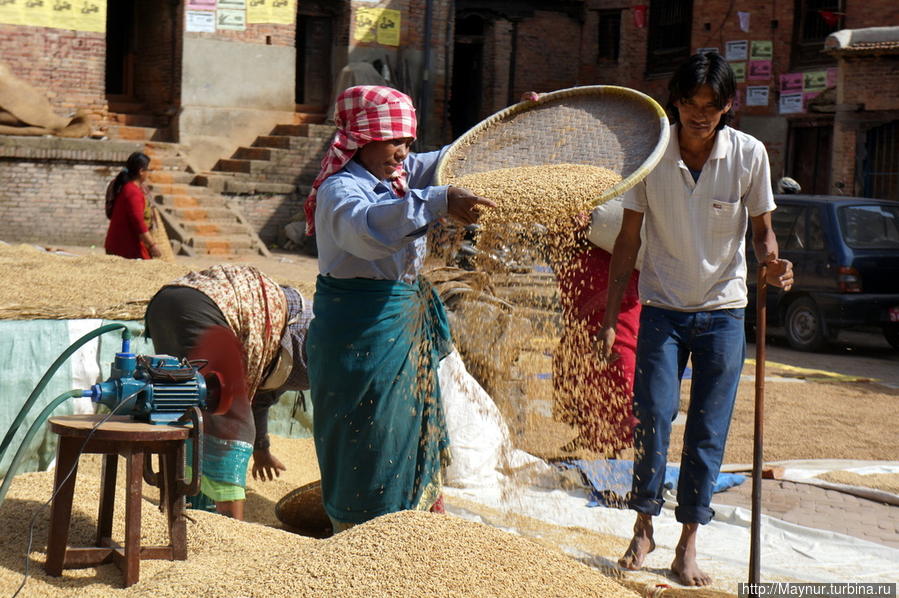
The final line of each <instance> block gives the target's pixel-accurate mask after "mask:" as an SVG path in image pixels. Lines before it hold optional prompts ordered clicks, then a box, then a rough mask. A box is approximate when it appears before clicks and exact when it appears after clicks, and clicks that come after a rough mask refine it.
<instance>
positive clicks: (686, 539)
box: [671, 523, 712, 586]
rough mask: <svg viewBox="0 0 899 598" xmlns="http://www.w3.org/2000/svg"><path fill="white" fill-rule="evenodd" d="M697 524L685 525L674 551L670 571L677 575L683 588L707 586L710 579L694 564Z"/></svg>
mask: <svg viewBox="0 0 899 598" xmlns="http://www.w3.org/2000/svg"><path fill="white" fill-rule="evenodd" d="M698 528H699V524H696V523H685V524H684V527H683V530H682V531H681V537H680V541H679V542H678V543H677V547H676V548H675V549H674V560H673V561H672V562H671V571H672V572H673V573H674V574H675V575H677V577H678V578H679V579H680V582H681V583H682V584H683V585H685V586H707V585H709V584H710V583H712V578H711V577H710V576H709V575H708V574H707V573H706V572H705V571H702V570H701V569H700V568H699V564H698V563H697V562H696V531H697V529H698Z"/></svg>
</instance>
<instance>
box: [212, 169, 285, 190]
mask: <svg viewBox="0 0 899 598" xmlns="http://www.w3.org/2000/svg"><path fill="white" fill-rule="evenodd" d="M194 184H196V185H204V186H206V187H208V188H209V189H210V190H213V191H215V192H216V193H234V194H241V195H252V194H256V193H271V194H274V195H288V194H290V193H293V192H294V191H295V190H296V185H294V184H293V182H287V183H278V182H271V181H262V180H258V179H257V178H254V177H253V176H252V175H246V174H240V175H237V174H231V173H229V174H225V173H213V172H206V173H203V174H199V175H197V177H196V179H194Z"/></svg>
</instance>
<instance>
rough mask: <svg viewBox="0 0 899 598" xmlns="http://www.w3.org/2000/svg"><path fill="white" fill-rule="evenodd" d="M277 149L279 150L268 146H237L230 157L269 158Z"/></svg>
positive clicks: (239, 158)
mask: <svg viewBox="0 0 899 598" xmlns="http://www.w3.org/2000/svg"><path fill="white" fill-rule="evenodd" d="M277 151H279V150H276V149H272V148H268V147H239V148H237V150H236V151H235V152H234V153H233V154H232V155H231V158H233V159H235V160H271V159H272V153H273V152H277ZM281 151H283V150H281Z"/></svg>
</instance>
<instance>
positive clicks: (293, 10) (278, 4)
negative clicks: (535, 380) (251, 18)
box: [269, 0, 297, 25]
mask: <svg viewBox="0 0 899 598" xmlns="http://www.w3.org/2000/svg"><path fill="white" fill-rule="evenodd" d="M296 14H297V3H296V0H272V12H271V15H270V18H271V20H270V21H269V23H277V24H278V25H292V24H293V21H294V18H296Z"/></svg>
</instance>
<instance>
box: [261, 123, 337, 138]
mask: <svg viewBox="0 0 899 598" xmlns="http://www.w3.org/2000/svg"><path fill="white" fill-rule="evenodd" d="M334 131H335V128H334V125H324V124H317V123H303V124H298V125H275V128H274V129H272V132H271V134H272V135H289V136H291V137H318V138H328V139H330V138H331V137H333V136H334Z"/></svg>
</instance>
